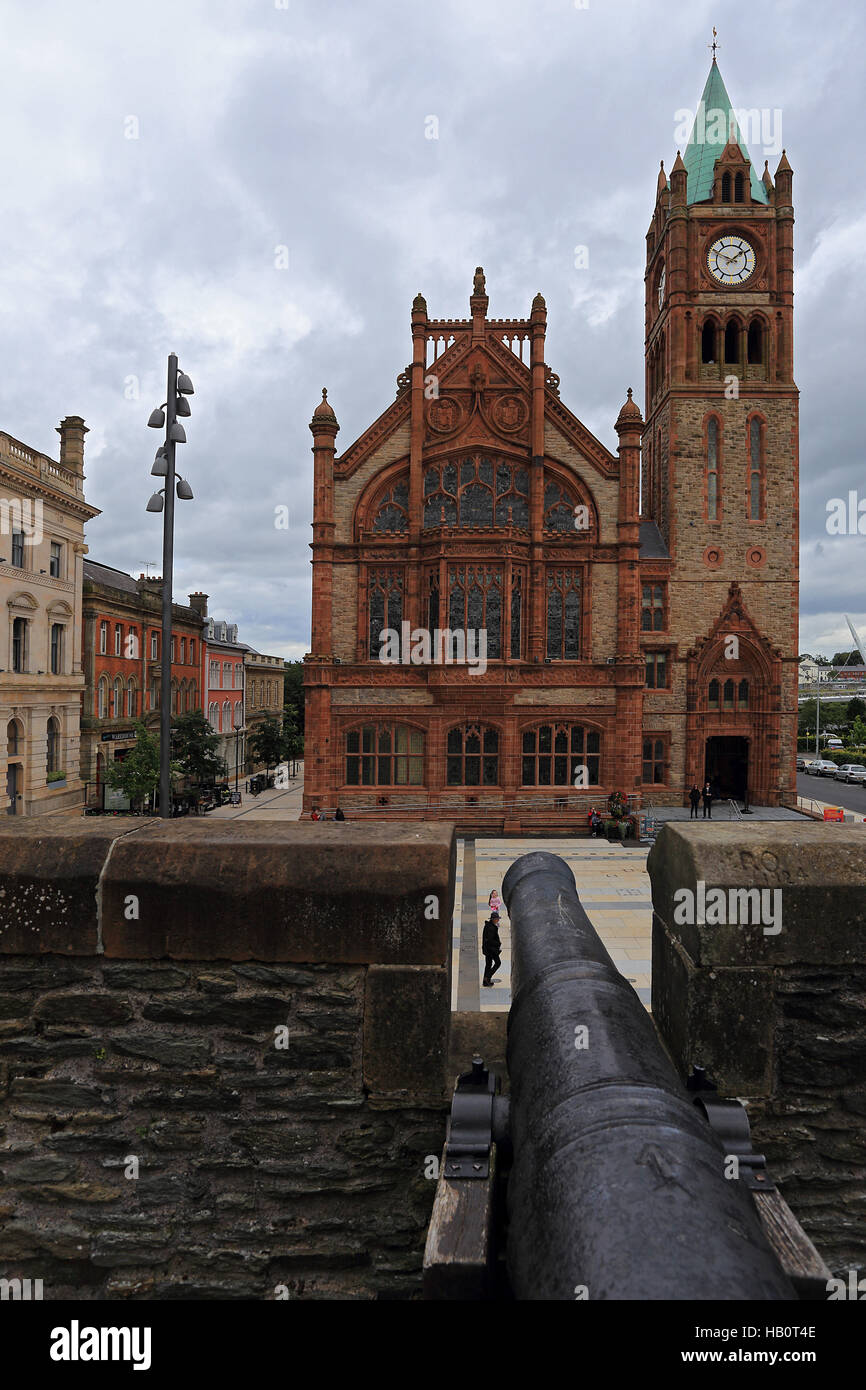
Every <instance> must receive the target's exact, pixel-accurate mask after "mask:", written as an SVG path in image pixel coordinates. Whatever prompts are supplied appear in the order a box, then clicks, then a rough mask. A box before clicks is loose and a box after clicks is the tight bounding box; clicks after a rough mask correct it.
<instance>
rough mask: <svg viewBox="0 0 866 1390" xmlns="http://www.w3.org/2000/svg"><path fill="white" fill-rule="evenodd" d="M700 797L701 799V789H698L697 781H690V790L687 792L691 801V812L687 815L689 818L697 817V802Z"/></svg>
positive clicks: (695, 818)
mask: <svg viewBox="0 0 866 1390" xmlns="http://www.w3.org/2000/svg"><path fill="white" fill-rule="evenodd" d="M700 799H701V789H700V787H699V786H698V784H697V782H693V783H692V789H691V791H690V792H689V801H690V802H691V806H692V813H691V815H690V816H689V820H697V818H698V802H699V801H700Z"/></svg>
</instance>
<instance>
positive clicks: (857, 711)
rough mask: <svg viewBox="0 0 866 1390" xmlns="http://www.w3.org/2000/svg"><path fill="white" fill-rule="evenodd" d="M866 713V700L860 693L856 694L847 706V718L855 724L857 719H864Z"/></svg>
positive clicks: (850, 722)
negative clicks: (861, 697)
mask: <svg viewBox="0 0 866 1390" xmlns="http://www.w3.org/2000/svg"><path fill="white" fill-rule="evenodd" d="M864 715H866V700H861V699H860V696H859V695H854V696H852V698H851V699H850V700H849V701H848V703H847V705H846V706H845V718H846V719H847V721H848V723H849V724H853V723H854V720H855V719H862V718H863V716H864Z"/></svg>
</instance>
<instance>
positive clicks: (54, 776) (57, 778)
mask: <svg viewBox="0 0 866 1390" xmlns="http://www.w3.org/2000/svg"><path fill="white" fill-rule="evenodd" d="M45 780H46V782H65V781H66V773H65V772H49V774H48V776H47V777H46V779H45Z"/></svg>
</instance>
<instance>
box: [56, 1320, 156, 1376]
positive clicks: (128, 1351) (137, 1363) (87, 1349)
mask: <svg viewBox="0 0 866 1390" xmlns="http://www.w3.org/2000/svg"><path fill="white" fill-rule="evenodd" d="M150 1338H151V1330H150V1328H149V1327H81V1326H80V1324H79V1322H78V1319H77V1318H73V1319H72V1322H71V1323H70V1324H69V1326H68V1327H53V1328H52V1329H51V1346H50V1348H49V1353H48V1354H49V1356H50V1357H51V1360H52V1361H131V1362H132V1363H133V1364H132V1369H133V1370H134V1371H149V1370H150Z"/></svg>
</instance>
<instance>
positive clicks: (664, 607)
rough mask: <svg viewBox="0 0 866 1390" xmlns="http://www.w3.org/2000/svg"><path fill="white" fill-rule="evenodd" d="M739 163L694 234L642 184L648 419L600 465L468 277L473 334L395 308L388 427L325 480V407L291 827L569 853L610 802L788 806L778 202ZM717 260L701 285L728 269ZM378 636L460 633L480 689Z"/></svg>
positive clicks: (787, 580) (685, 219)
mask: <svg viewBox="0 0 866 1390" xmlns="http://www.w3.org/2000/svg"><path fill="white" fill-rule="evenodd" d="M722 90H723V89H722ZM743 161H744V156H743V154H742V151H741V149H740V148H739V146H737V145H730V146H728V147H725V148H724V149H723V150H721V151H720V157H719V158H718V159H717V160H716V162H715V164H714V166H713V168H714V184H713V189H712V192H711V194H710V196H709V197H708V198H706V199H704V200H702V201H700V202H696V203H693V204H690V203H689V201H688V196H687V182H686V181H687V173H686V167H685V165H684V164H683V161H682V159H680V158H679V156H678V158H677V163H676V164H675V166H674V168H673V170H672V173H671V180H670V185H668V181H667V179H666V178H665V176H664V173H663V172H662V174H661V175H660V177H659V185H658V192H657V200H656V209H655V213H654V216H653V221H652V224H651V227H650V232H649V234H648V238H647V272H646V319H647V334H646V361H647V382H646V392H647V401H648V416H647V420H646V422H644V420H643V418H642V416H641V413H640V411H639V409H638V407H637V405H636V404H635V403H634V401H632V399H631V394H632V393H631V391H629V393H628V399H627V400H626V402H625V404H624V405H623V407H622V409H621V411H620V413H619V416H618V418H617V420H616V423H615V430H616V433H617V436H618V439H619V445H618V448H617V451H616V453H615V454H614V453H611V452H610V451H609V450H608V449H607V448H606V447H605V446H604V444H602V443H601V442H600V441H599V440H598V439H596V438H595V437H594V436H593V435H592V434H590V432H589V431H588V430H587V429H586V428H585V426H583V425H582V424H581V422H580V420H579V419H578V418H577V417H576V416H575V415H573V414H572V413H571V411H570V410H569V409H568V408H567V407H566V406H565V405H564V404H563V402H562V401H561V400H560V397H559V378H558V377H557V376H556V375H555V373H554V372H553V371H552V370H551V368H550V367H549V366H547V364H546V362H545V333H546V324H547V310H546V306H545V302H544V300H543V298H542V297H541V295H540V294H539V295H536V297H535V299H534V301H533V304H532V310H531V313H530V316H529V318H527V319H490V318H488V316H487V310H488V297H487V294H486V285H485V280H484V276H483V273H482V272H481V270H480V269H479V270H478V271H477V272H476V276H475V284H474V289H473V294H472V296H471V298H470V313H471V317H470V318H469V319H455V320H450V319H449V320H442V319H430V318H429V317H428V313H427V305H426V302H425V300H424V299H423V297H422V296H421V295H418V296H417V297H416V299H415V301H414V304H413V307H412V344H413V354H412V362H411V363H410V365H409V366H408V367H407V368H406V370H405V371H404V372H403V373H401V375H400V377H399V378H398V382H397V397H396V400H395V401H394V402H393V403H392V405H391V406H390V407H389V408H388V409H387V410H386V411H385V412H384V413H383V414H382V415H381V416H380V417H379V419H378V420H377V421H376V422H375V423H374V424H373V425H372V426H371V427H370V429H369V430H367V432H366V433H365V434H364V435H362V436H361V438H360V439H358V440H357V441H356V442H355V443H354V444H353V445H352V446H351V447H350V448H349V449H348V450H347V451H346V452H345V453H343V454H342V455H340V456H339V457H337V455H336V436H337V432H338V429H339V425H338V423H337V419H336V416H335V414H334V411H333V409H332V408H331V405H330V404H329V402H328V401H327V398H326V393H324V392H323V400H322V402H321V403H320V404H319V406H318V407H317V408H316V410H315V412H314V415H313V419H312V422H311V426H310V428H311V430H312V434H313V457H314V513H313V542H312V551H313V615H312V640H311V652H310V654H309V655H308V656H307V657H306V672H305V675H306V689H307V715H306V721H307V723H306V746H307V752H306V758H305V795H304V808H305V812H306V813H309V811H310V810H311V809H312V807H313V806H314V805H319V806H323V805H324V806H335V805H338V804H339V805H342V807H343V808H344V810H345V811H346V812H347V813H350V814H351V813H352V812H353V811H354V812H355V813H358V814H360V813H362V812H365V811H366V812H369V813H372V814H376V815H379V816H381V815H387V816H399V817H400V818H403V819H405V818H412V817H428V818H429V817H436V816H437V815H441V816H442V817H443V818H445V817H447V818H448V819H451V820H456V821H457V822H458V824H459V825H460V826H462V827H463V828H464V829H472V828H476V829H482V828H484V829H487V830H490V831H498V832H504V833H510V832H518V831H520V830H532V829H536V830H544V829H548V828H550V829H552V828H557V829H566V828H567V829H575V828H579V827H581V826H583V825H584V824H585V818H586V813H587V810H588V808H589V807H590V806H591V805H600V804H602V803H603V802H604V799H605V798H606V796H607V794H608V793H609V792H610V791H612V790H614V789H619V790H620V791H623V792H625V793H626V794H628V795H629V796H630V797H631V798H632V801H633V804H635V805H640V804H646V803H647V802H655V803H656V804H665V803H668V804H670V803H675V804H680V803H682V802H683V800H684V798H685V793H686V791H687V788H688V787H689V786H691V784H692V782H693V781H697V782H698V783H703V781H704V780H705V779H706V778H707V777H711V778H712V779H713V781H714V782H715V784H716V787H717V792H718V793H719V794H720V795H730V796H738V797H742V796H744V795H745V794H746V793H748V795H749V797H750V798H751V799H752V800H753V801H755V802H764V803H769V804H778V803H779V802H781V801H783V800H791V799H792V798H793V797H794V795H795V772H794V760H795V755H796V718H797V481H798V480H797V390H796V387H795V385H794V382H793V375H792V339H791V315H792V283H791V282H792V237H791V229H792V224H793V212H792V208H791V172H790V166H789V165H788V163H787V160H786V159H785V158H784V156H783V158H782V161H781V163H780V165H779V169H778V171H777V176H776V177H777V183H776V186H775V188H774V187H773V184H772V180H771V179H770V175H769V173H768V172H765V174H764V180H763V183H762V187H763V189H764V190H765V195H766V201H765V202H764V201H758V200H757V199H753V198H752V197H751V195H750V187H749V181H748V164H747V163H745V164H744V163H743ZM744 169H745V173H746V178H745V184H744V183H743V179H742V177H741V178H740V179H739V180H737V179H736V174H738V173H739V174H740V175H742V173H743V170H744ZM725 174H727V175H728V178H727V179H725V178H724V176H725ZM735 194H736V201H735ZM723 199H726V200H727V201H723ZM729 234H730V235H733V234H737V235H744V236H747V238H748V245H749V246H750V248H751V249H752V252H753V256H754V265H753V268H752V270H751V271H750V273H749V274H748V275H747V276H745V277H744V279H743V282H742V283H739V284H737V285H735V286H734V285H721V284H720V283H719V281H718V280H716V279H714V278H713V276H712V274H711V273H710V270H709V261H708V255H709V254H710V248H712V247H713V246H714V245H715V244H716V242H717V241H718V238H719V237H720V236H728V235H729ZM724 246H725V251H726V254H727V255H728V256H729V257H730V258H729V259H727V260H725V259H723V260H722V261H721V262H719V261H718V259H717V261H716V262H715V264H716V265H717V266H718V264H722V265H723V266H725V265H727V266H731V265H732V264H736V259H735V256H730V251H731V246H730V245H729V243H725V244H724ZM736 254H737V255H739V254H740V253H739V252H737V253H736ZM708 325H709V326H708ZM729 325H733V326H731V327H729ZM732 378H734V379H735V383H736V384H735V385H732V380H731V379H732ZM642 451H643V454H642ZM403 623H408V625H409V630H410V631H411V632H417V631H418V630H430V631H432V630H433V629H435V628H437V627H438V628H440V629H445V628H447V629H450V630H457V629H467V630H469V631H472V630H483V631H485V632H486V634H487V642H488V660H487V666H486V670H485V671H484V672H483V674H482V673H481V672H480V670H479V671H478V672H477V673H475V674H472V673H471V668H470V667H468V666H465V665H464V666H460V665H455V664H435V663H428V664H416V663H415V662H413V661H412V660H411V659H410V654H408V653H405V650H404V661H403V662H401V664H399V665H395V664H386V663H384V662H383V661H382V660H381V659H380V655H381V652H382V641H381V633H382V630H383V629H393V630H400V627H401V624H403ZM416 650H418V651H419V652H420V648H416Z"/></svg>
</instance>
